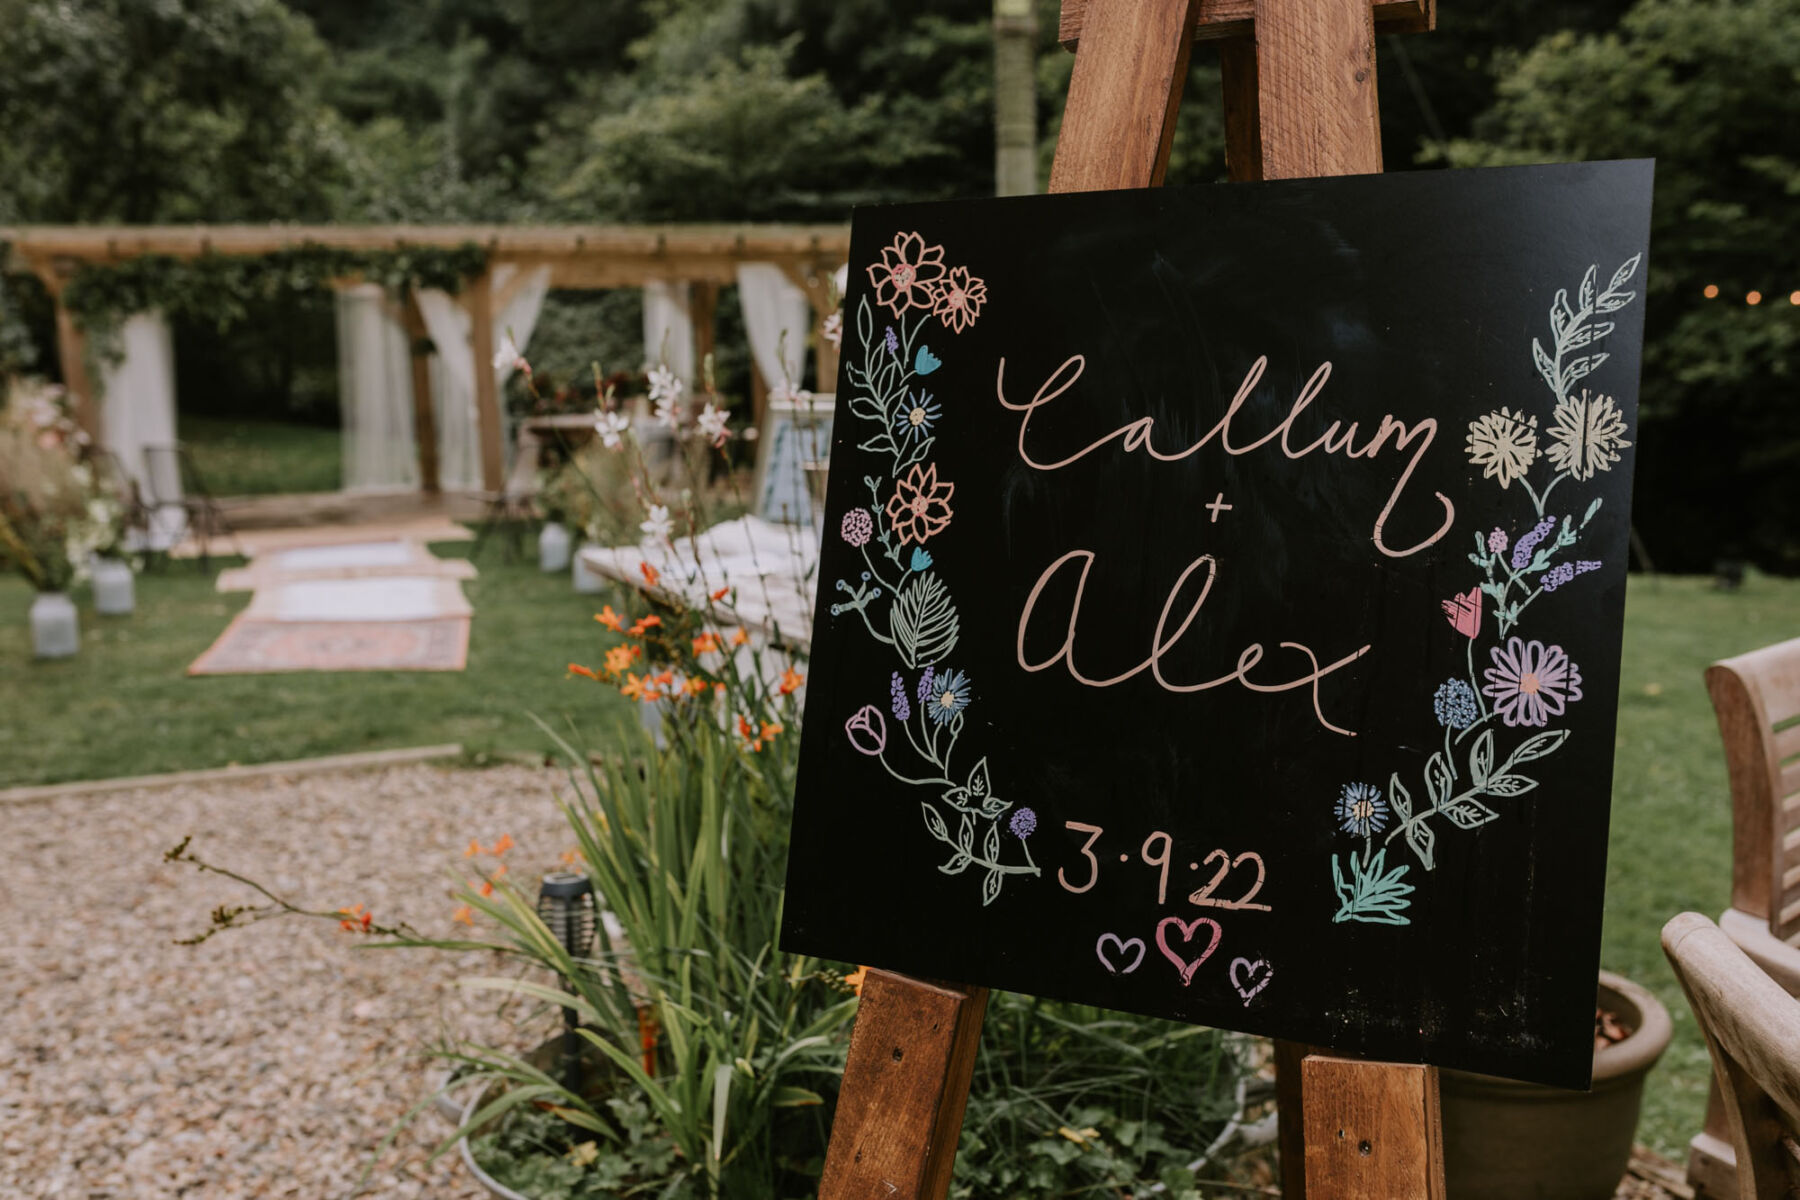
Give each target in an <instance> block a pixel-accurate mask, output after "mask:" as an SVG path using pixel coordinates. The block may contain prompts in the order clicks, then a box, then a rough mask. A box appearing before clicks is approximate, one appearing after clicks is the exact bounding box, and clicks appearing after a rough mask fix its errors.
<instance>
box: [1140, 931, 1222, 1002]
mask: <svg viewBox="0 0 1800 1200" xmlns="http://www.w3.org/2000/svg"><path fill="white" fill-rule="evenodd" d="M1171 925H1173V926H1174V927H1175V928H1177V929H1179V930H1181V940H1182V941H1183V942H1191V941H1193V940H1194V931H1195V930H1196V929H1198V928H1200V927H1201V926H1202V925H1210V926H1211V927H1212V941H1210V942H1208V943H1207V944H1206V949H1204V950H1202V951H1201V952H1200V957H1199V958H1196V959H1194V961H1192V962H1189V961H1188V960H1187V959H1185V958H1183V957H1181V955H1179V954H1177V953H1175V951H1173V950H1171V949H1169V941H1168V936H1169V926H1171ZM1223 935H1224V930H1222V929H1220V928H1219V923H1218V922H1217V921H1215V920H1213V919H1212V918H1211V917H1195V918H1194V919H1193V920H1191V921H1183V920H1182V919H1181V918H1180V917H1164V918H1163V919H1162V920H1161V921H1159V922H1157V926H1156V948H1157V949H1158V950H1161V951H1162V955H1163V957H1164V958H1166V959H1168V960H1169V961H1170V962H1172V963H1174V964H1175V969H1176V970H1177V971H1180V972H1181V986H1182V987H1186V986H1188V985H1189V984H1190V983H1192V982H1194V972H1195V971H1198V970H1199V969H1200V964H1201V963H1203V962H1205V961H1206V960H1207V959H1209V958H1211V957H1212V952H1213V951H1214V950H1217V949H1218V948H1219V938H1220V937H1222V936H1223Z"/></svg>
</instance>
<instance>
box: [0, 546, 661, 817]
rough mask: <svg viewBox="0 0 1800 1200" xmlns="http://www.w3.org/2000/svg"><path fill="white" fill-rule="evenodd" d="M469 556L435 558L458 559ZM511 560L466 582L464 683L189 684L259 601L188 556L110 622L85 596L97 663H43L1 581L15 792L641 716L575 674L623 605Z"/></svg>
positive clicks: (243, 678)
mask: <svg viewBox="0 0 1800 1200" xmlns="http://www.w3.org/2000/svg"><path fill="white" fill-rule="evenodd" d="M467 546H468V543H454V542H453V543H445V544H441V545H438V546H435V547H433V550H434V552H435V553H437V554H438V555H439V556H440V557H444V558H450V557H459V556H462V555H465V554H466V553H467ZM501 557H502V556H501V554H500V553H499V548H498V543H497V542H494V543H490V544H489V547H488V548H487V549H484V550H483V553H482V559H481V561H480V562H479V563H478V566H479V569H480V572H481V573H480V575H479V576H478V577H477V578H475V579H472V580H469V581H467V582H466V583H465V584H464V585H463V588H464V593H465V594H466V595H467V596H468V597H469V600H470V603H471V604H473V605H474V608H475V621H474V625H473V629H472V635H471V637H470V641H469V662H468V669H467V670H466V671H453V672H423V671H420V672H400V671H359V672H346V673H341V674H339V673H296V674H283V675H211V676H199V677H194V678H189V677H188V676H187V675H186V674H185V672H186V670H187V667H188V664H189V663H191V662H193V661H194V659H195V658H197V657H198V656H199V654H200V652H201V651H203V650H205V649H206V648H207V646H209V645H211V644H212V642H213V640H214V639H215V638H217V637H218V636H219V634H220V633H221V632H222V631H223V630H224V628H225V626H226V624H227V623H228V622H229V621H230V619H231V617H232V616H233V615H234V614H236V613H237V612H238V611H239V610H240V609H242V608H243V607H244V606H245V605H246V604H247V603H249V599H250V593H248V592H242V593H235V592H234V593H229V594H224V595H221V594H219V593H217V592H215V591H214V590H213V580H212V576H210V575H201V574H200V573H199V572H198V571H197V570H196V569H195V567H194V565H193V564H192V563H186V562H174V563H171V564H169V565H168V566H167V567H166V568H163V569H161V570H158V571H155V572H150V573H146V574H143V575H140V576H138V582H137V589H138V611H137V613H136V614H135V615H133V616H129V617H100V616H96V615H94V613H93V610H92V608H91V606H90V605H89V604H88V602H87V597H86V596H85V595H78V596H77V601H78V603H79V604H80V605H81V608H82V614H81V615H82V645H81V652H80V653H79V654H77V655H76V656H75V657H74V658H70V659H63V660H59V661H54V662H34V661H33V660H32V659H31V648H30V636H29V631H28V629H27V626H26V622H25V610H26V608H27V607H28V606H29V604H30V602H31V593H30V591H29V590H28V589H27V588H26V587H25V586H24V584H23V583H22V582H21V581H20V580H18V579H15V578H11V577H0V614H4V619H0V747H4V748H5V751H4V754H0V787H12V786H19V785H24V784H39V783H55V782H61V781H63V780H72V779H95V778H104V777H107V776H115V775H140V774H151V773H154V772H161V771H177V770H186V769H190V768H198V767H219V766H225V765H227V764H229V763H255V762H272V761H279V760H283V759H292V758H305V757H308V756H311V755H319V754H339V753H349V752H352V751H357V750H378V749H388V748H394V747H404V746H421V745H430V744H434V743H441V742H461V743H462V744H463V747H464V749H465V751H466V752H467V753H469V754H470V755H471V756H481V755H488V756H492V755H496V754H503V753H511V752H526V753H537V752H543V751H549V750H550V749H552V743H551V742H550V740H549V739H548V738H547V737H546V736H545V734H544V733H543V732H542V731H541V730H540V729H538V728H537V726H536V725H535V724H534V723H533V722H532V720H531V717H530V715H529V714H530V713H533V712H535V713H536V714H538V715H539V716H541V717H542V718H544V720H546V721H547V722H550V723H551V724H553V725H559V726H561V727H564V728H566V725H564V723H565V722H566V721H568V720H570V719H573V720H575V721H576V722H577V723H578V726H579V727H580V728H581V729H582V730H583V731H584V732H585V733H586V734H587V735H588V736H589V737H590V738H598V737H600V736H603V735H604V733H605V731H607V730H609V729H611V728H612V727H613V726H614V725H615V724H616V722H617V721H619V720H621V719H629V717H630V715H631V714H630V713H629V711H628V705H627V702H626V701H624V700H623V699H621V698H620V697H619V696H618V695H617V694H616V693H614V692H613V691H611V689H608V688H602V687H599V686H597V685H595V684H594V683H592V682H591V681H585V680H579V679H575V680H570V679H566V678H565V668H566V666H567V664H568V663H569V662H570V661H572V660H573V661H579V662H591V661H593V660H594V659H595V658H597V657H598V653H597V651H596V650H595V647H596V645H597V644H598V642H599V640H600V637H599V634H600V631H599V629H598V627H597V626H596V625H595V624H594V622H593V614H594V612H595V611H596V610H597V609H598V608H599V605H600V602H602V601H605V600H607V599H611V600H612V602H613V603H615V604H617V603H619V598H618V597H616V596H614V597H605V596H600V597H595V596H580V595H577V594H576V593H575V592H574V590H573V589H572V588H571V587H570V585H569V577H568V573H567V572H561V573H558V574H554V575H545V574H541V573H539V571H538V570H537V567H536V563H535V561H532V562H526V561H524V560H522V559H521V560H520V561H519V562H516V563H512V564H506V563H503V562H502V561H501ZM222 561H224V562H225V565H230V560H222Z"/></svg>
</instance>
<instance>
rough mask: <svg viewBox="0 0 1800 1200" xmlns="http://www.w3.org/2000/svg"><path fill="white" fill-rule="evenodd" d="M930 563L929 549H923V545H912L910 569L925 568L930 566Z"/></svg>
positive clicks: (922, 569) (921, 569) (918, 569)
mask: <svg viewBox="0 0 1800 1200" xmlns="http://www.w3.org/2000/svg"><path fill="white" fill-rule="evenodd" d="M931 563H932V558H931V551H929V550H927V549H925V547H923V546H914V547H913V552H912V569H913V570H915V571H924V570H927V569H929V568H930V566H931Z"/></svg>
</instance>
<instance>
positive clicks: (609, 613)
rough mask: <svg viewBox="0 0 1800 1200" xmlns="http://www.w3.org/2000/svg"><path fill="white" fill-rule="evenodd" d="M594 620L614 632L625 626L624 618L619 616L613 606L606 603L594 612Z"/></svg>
mask: <svg viewBox="0 0 1800 1200" xmlns="http://www.w3.org/2000/svg"><path fill="white" fill-rule="evenodd" d="M594 620H596V621H598V622H600V623H601V624H602V625H604V626H606V627H607V628H608V629H610V630H612V631H613V632H614V633H618V632H619V631H620V630H622V629H624V628H625V618H623V617H621V616H620V615H619V614H618V613H616V612H614V611H613V606H612V605H610V604H608V605H607V606H606V607H605V608H603V609H601V610H600V611H599V612H597V613H595V614H594Z"/></svg>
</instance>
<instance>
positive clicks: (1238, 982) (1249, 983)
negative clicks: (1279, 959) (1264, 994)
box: [1231, 958, 1275, 1007]
mask: <svg viewBox="0 0 1800 1200" xmlns="http://www.w3.org/2000/svg"><path fill="white" fill-rule="evenodd" d="M1240 970H1241V971H1242V972H1243V978H1242V979H1239V978H1238V972H1239V971H1240ZM1273 978H1275V968H1274V967H1272V966H1270V965H1269V960H1268V959H1266V958H1259V959H1257V960H1256V961H1255V962H1251V961H1250V960H1249V959H1247V958H1234V959H1232V960H1231V986H1232V987H1234V988H1236V989H1237V994H1238V995H1239V996H1242V997H1243V998H1244V1004H1245V1006H1246V1007H1248V1005H1249V1004H1250V1001H1252V1000H1254V999H1256V993H1258V992H1260V991H1262V990H1263V989H1264V988H1266V987H1268V986H1269V980H1271V979H1273Z"/></svg>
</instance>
